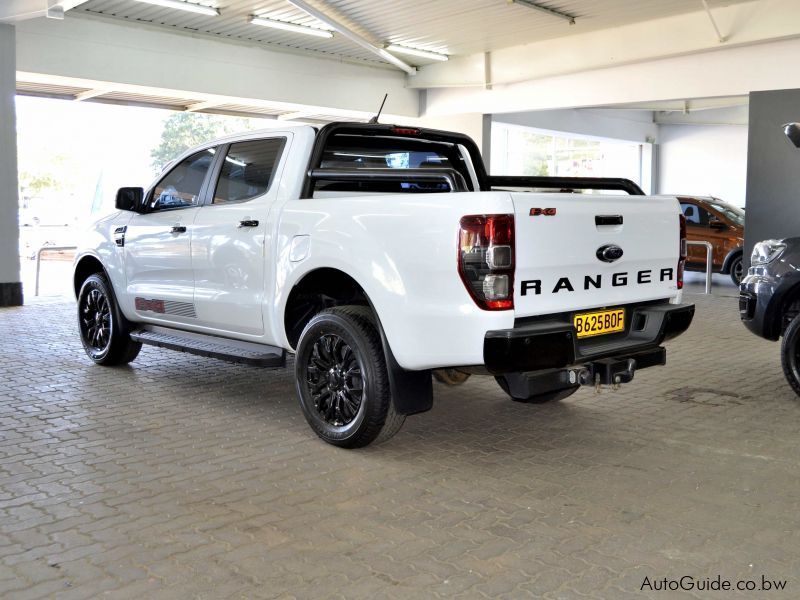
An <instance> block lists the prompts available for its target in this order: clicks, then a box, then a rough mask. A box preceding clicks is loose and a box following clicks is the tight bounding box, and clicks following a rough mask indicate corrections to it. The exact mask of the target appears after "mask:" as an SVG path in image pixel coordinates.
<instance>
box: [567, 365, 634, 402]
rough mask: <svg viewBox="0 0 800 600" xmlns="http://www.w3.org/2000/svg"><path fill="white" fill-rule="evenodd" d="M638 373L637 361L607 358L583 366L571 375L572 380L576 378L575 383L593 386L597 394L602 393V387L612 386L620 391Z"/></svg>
mask: <svg viewBox="0 0 800 600" xmlns="http://www.w3.org/2000/svg"><path fill="white" fill-rule="evenodd" d="M635 372H636V360H635V359H633V358H628V359H623V360H619V359H616V360H615V359H613V358H606V359H601V360H597V361H594V362H591V363H588V364H585V365H583V367H582V368H581V369H578V370H576V371H572V372H571V373H570V380H572V379H573V375H574V376H575V383H580V384H581V385H593V386H594V390H595V392H597V393H598V394H599V393H600V386H601V385H610V386H612V389H614V390H618V389H619V388H620V386H621V385H622V384H623V383H628V382H629V381H631V380H632V379H633V375H634V373H635Z"/></svg>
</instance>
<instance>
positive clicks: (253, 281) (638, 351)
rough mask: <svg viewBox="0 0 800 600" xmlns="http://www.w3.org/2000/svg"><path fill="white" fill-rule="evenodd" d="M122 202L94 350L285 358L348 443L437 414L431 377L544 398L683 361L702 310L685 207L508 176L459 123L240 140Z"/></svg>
mask: <svg viewBox="0 0 800 600" xmlns="http://www.w3.org/2000/svg"><path fill="white" fill-rule="evenodd" d="M536 189H539V190H540V191H538V192H532V191H530V190H536ZM541 190H544V191H541ZM548 190H549V191H548ZM588 190H600V191H602V192H608V191H615V190H616V192H617V193H616V194H615V195H608V194H606V193H603V194H588V193H579V192H586V191H588ZM116 207H117V209H118V210H117V211H116V212H114V213H113V214H111V215H109V216H107V217H105V218H103V219H101V220H99V221H98V222H97V223H95V224H94V226H93V227H92V229H91V231H90V232H89V233H88V235H87V236H86V237H85V239H84V245H83V247H82V248H80V249H79V251H78V254H77V258H76V262H75V271H74V287H75V294H76V296H77V299H78V320H79V326H80V335H81V340H82V343H83V346H84V348H85V350H86V353H87V354H88V356H89V358H91V359H92V360H93V361H94V362H96V363H98V364H102V365H118V364H123V363H128V362H130V361H132V360H133V359H134V358H135V357H136V356H137V354H138V353H139V350H140V349H141V345H142V344H151V345H156V346H161V347H163V348H170V349H175V350H182V351H185V352H191V353H195V354H200V355H204V356H210V357H216V358H221V359H225V360H230V361H233V362H240V363H248V364H254V365H260V366H266V367H279V366H283V365H284V364H285V362H286V355H287V353H293V354H294V355H295V358H294V367H295V374H296V382H297V394H298V396H299V400H300V406H301V407H302V410H303V412H304V414H305V417H306V418H307V420H308V422H309V424H310V425H311V427H312V428H313V429H314V431H315V432H316V433H317V434H318V435H319V436H320V437H321V438H323V439H324V440H325V441H327V442H329V443H332V444H336V445H339V446H344V447H358V446H365V445H367V444H369V443H371V442H373V441H383V440H385V439H388V438H389V437H391V436H392V435H393V434H394V433H396V432H397V430H398V429H399V428H400V426H401V425H402V423H403V421H404V420H405V417H406V415H410V414H414V413H418V412H423V411H426V410H428V409H429V408H430V407H431V405H432V401H433V386H432V383H431V373H432V372H433V373H434V375H436V376H437V378H438V379H440V380H441V381H443V382H445V383H450V384H456V383H459V382H462V381H463V380H464V379H466V377H468V376H469V375H470V374H483V375H492V376H495V377H496V378H497V381H498V383H499V384H500V386H501V387H502V388H503V389H504V390H505V391H506V392H507V393H508V394H509V395H510V396H511V397H512V398H514V399H516V400H521V401H527V402H534V403H535V402H545V401H548V400H554V399H558V398H563V397H565V396H568V395H570V394H571V393H573V392H574V391H575V390H576V389H578V387H579V386H580V385H592V386H596V385H615V384H621V383H626V382H628V381H630V380H631V379H632V378H633V375H634V371H635V370H636V369H641V368H645V367H650V366H654V365H662V364H665V356H666V354H665V350H664V348H663V347H662V346H661V344H662V342H663V341H664V340H666V339H669V338H671V337H674V336H676V335H679V334H680V333H682V332H683V331H685V330H686V328H687V327H688V326H689V324H690V323H691V320H692V317H693V315H694V307H693V305H690V304H681V288H682V286H683V265H684V261H685V258H686V251H685V243H684V238H685V233H684V231H685V228H684V225H683V216H682V215H681V211H680V208H679V205H678V202H677V200H676V199H674V198H668V197H647V196H644V195H642V192H641V190H639V189H638V187H637V186H636V185H635V184H633V183H631V182H630V181H628V180H621V179H589V178H546V177H545V178H541V177H493V176H489V175H488V174H487V173H486V170H485V168H484V165H483V162H482V160H481V156H480V153H479V151H478V148H477V146H476V144H475V143H474V142H473V141H472V140H471V139H470V138H469V137H467V136H464V135H461V134H456V133H448V132H443V131H434V130H426V129H417V128H414V127H398V126H392V125H380V124H353V123H334V124H330V125H327V126H325V127H322V128H319V129H317V128H314V127H310V126H304V127H291V128H286V129H280V130H277V129H276V130H269V131H262V132H258V133H247V134H242V135H237V136H232V137H228V138H225V139H221V140H217V141H214V142H209V143H207V144H204V145H202V146H199V147H197V148H194V149H192V150H190V151H188V152H186V153H184V154H183V155H182V156H180V157H179V158H177V160H175V161H174V162H172V163H171V164H170V166H169V167H168V168H167V169H165V171H164V173H162V175H161V176H160V177H159V178H158V179H157V180H156V181H155V183H153V184H152V185H151V186H150V187H149V188H147V190H144V189H142V188H122V189H121V190H119V192H118V194H117V204H116Z"/></svg>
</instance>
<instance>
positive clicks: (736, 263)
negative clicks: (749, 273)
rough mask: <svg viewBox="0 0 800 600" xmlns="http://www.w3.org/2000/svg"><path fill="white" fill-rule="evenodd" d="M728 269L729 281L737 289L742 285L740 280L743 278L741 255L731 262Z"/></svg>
mask: <svg viewBox="0 0 800 600" xmlns="http://www.w3.org/2000/svg"><path fill="white" fill-rule="evenodd" d="M730 269H731V270H730V273H731V281H733V284H734V285H735V286H736V287H739V284H740V283H742V279H743V278H744V263H743V262H742V255H741V254H740V255H739V256H737V257H736V258H734V259H733V260H732V261H731V267H730Z"/></svg>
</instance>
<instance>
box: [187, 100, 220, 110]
mask: <svg viewBox="0 0 800 600" xmlns="http://www.w3.org/2000/svg"><path fill="white" fill-rule="evenodd" d="M220 104H221V103H220V102H218V101H215V100H207V101H204V102H195V103H194V104H189V105H188V106H187V107H186V108H184V109H183V110H184V111H186V112H197V111H198V110H206V109H209V108H214V107H215V106H219V105H220Z"/></svg>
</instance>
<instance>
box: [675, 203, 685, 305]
mask: <svg viewBox="0 0 800 600" xmlns="http://www.w3.org/2000/svg"><path fill="white" fill-rule="evenodd" d="M678 219H679V221H680V231H681V237H680V248H679V250H678V275H677V283H678V289H679V290H682V289H683V267H684V266H685V265H686V217H684V216H683V215H678Z"/></svg>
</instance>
